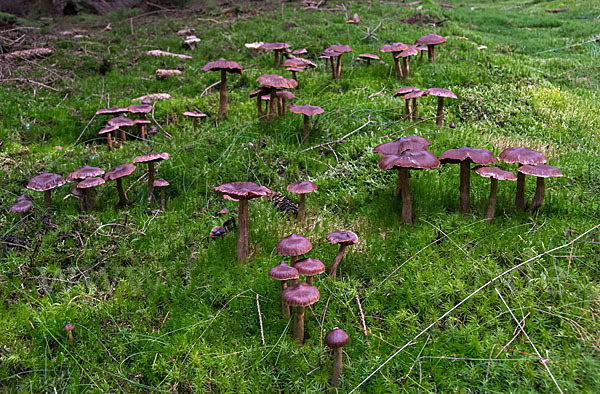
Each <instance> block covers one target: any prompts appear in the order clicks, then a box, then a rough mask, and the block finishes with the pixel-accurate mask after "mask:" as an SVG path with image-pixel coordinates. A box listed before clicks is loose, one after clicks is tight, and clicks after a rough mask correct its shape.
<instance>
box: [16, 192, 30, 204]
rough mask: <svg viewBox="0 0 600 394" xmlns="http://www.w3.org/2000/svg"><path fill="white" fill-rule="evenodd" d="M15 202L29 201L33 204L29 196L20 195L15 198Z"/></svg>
mask: <svg viewBox="0 0 600 394" xmlns="http://www.w3.org/2000/svg"><path fill="white" fill-rule="evenodd" d="M15 201H16V202H19V201H31V202H33V197H31V196H30V195H29V194H21V195H20V196H19V197H17V198H16V199H15Z"/></svg>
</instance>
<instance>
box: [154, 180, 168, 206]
mask: <svg viewBox="0 0 600 394" xmlns="http://www.w3.org/2000/svg"><path fill="white" fill-rule="evenodd" d="M167 186H169V182H167V181H166V180H164V179H163V178H158V179H157V180H155V181H154V187H155V188H156V187H160V210H161V211H163V212H164V211H165V210H166V209H167V201H166V199H165V187H167Z"/></svg>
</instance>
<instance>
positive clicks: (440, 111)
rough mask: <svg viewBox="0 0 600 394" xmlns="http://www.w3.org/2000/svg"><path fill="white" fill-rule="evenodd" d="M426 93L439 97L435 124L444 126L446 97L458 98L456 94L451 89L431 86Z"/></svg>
mask: <svg viewBox="0 0 600 394" xmlns="http://www.w3.org/2000/svg"><path fill="white" fill-rule="evenodd" d="M425 95H427V96H435V97H437V98H438V105H437V114H436V118H435V124H436V126H438V127H442V126H443V125H444V97H445V98H452V99H455V98H457V97H456V95H455V94H454V93H453V92H452V91H451V90H448V89H442V88H429V89H427V90H426V91H425Z"/></svg>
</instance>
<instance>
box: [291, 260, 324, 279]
mask: <svg viewBox="0 0 600 394" xmlns="http://www.w3.org/2000/svg"><path fill="white" fill-rule="evenodd" d="M294 268H296V269H297V270H298V274H300V275H304V276H306V283H308V284H309V285H311V286H312V284H313V278H312V277H313V276H315V275H319V274H322V273H323V272H325V264H323V263H322V262H321V260H317V259H312V258H310V257H307V258H305V259H302V260H298V261H297V262H296V264H294Z"/></svg>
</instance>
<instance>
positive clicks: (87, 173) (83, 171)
mask: <svg viewBox="0 0 600 394" xmlns="http://www.w3.org/2000/svg"><path fill="white" fill-rule="evenodd" d="M103 174H104V170H103V169H102V168H100V167H90V166H87V165H86V166H83V167H81V168H78V169H76V170H75V171H73V172H72V173H70V174H69V175H67V182H74V181H82V180H84V179H85V178H89V177H94V176H101V175H103Z"/></svg>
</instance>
